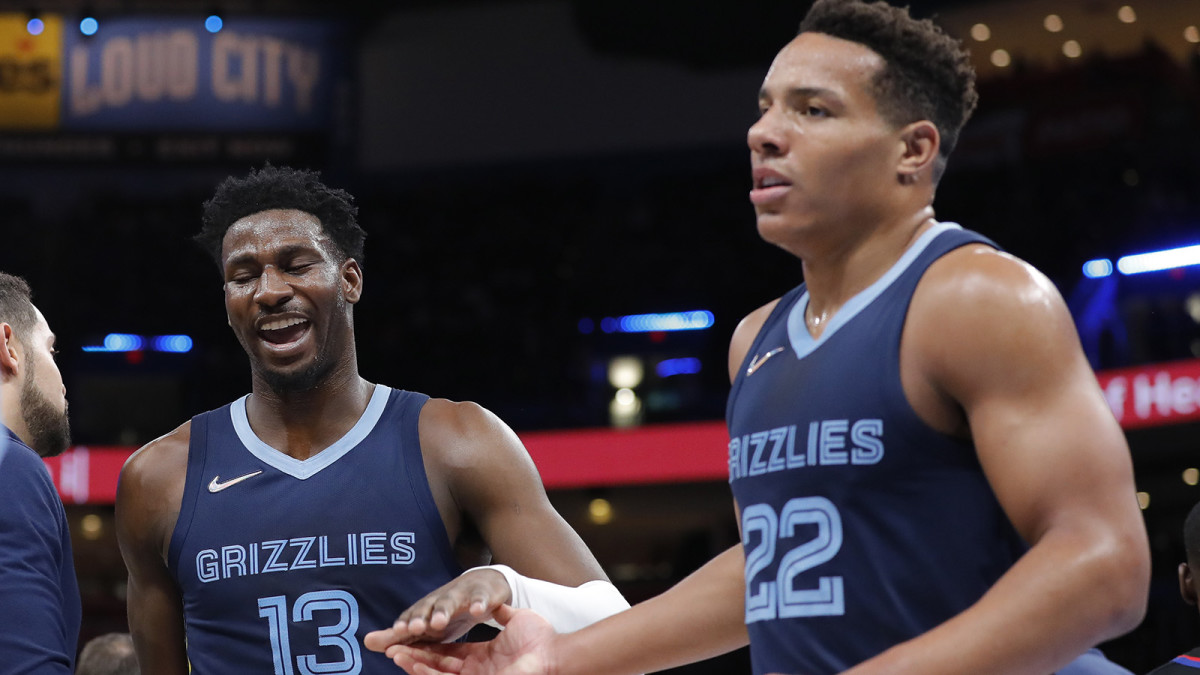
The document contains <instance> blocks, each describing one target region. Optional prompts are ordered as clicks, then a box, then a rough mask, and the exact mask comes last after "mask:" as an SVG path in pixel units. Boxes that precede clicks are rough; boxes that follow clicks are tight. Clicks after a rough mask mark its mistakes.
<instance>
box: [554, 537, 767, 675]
mask: <svg viewBox="0 0 1200 675" xmlns="http://www.w3.org/2000/svg"><path fill="white" fill-rule="evenodd" d="M743 583H744V582H743V559H742V551H741V549H740V547H736V546H735V547H733V548H731V549H729V550H728V551H726V552H725V553H722V554H721V555H719V556H717V557H716V558H714V559H713V560H712V561H710V562H709V563H708V564H707V565H705V566H704V567H701V568H700V569H699V570H697V571H696V572H695V573H693V574H692V575H690V576H688V577H687V578H686V579H684V580H683V581H681V582H679V583H678V584H676V585H675V586H674V587H673V588H671V589H670V590H668V591H667V592H665V593H663V594H662V595H660V596H658V597H655V598H652V599H650V600H647V601H646V602H643V603H640V604H638V605H635V606H634V607H632V608H631V609H628V610H626V611H624V612H621V613H620V614H617V615H615V616H612V617H609V618H608V619H605V620H603V621H600V622H599V623H596V624H593V625H591V626H588V627H587V628H585V629H583V630H581V631H579V632H576V633H571V634H569V635H564V636H561V637H560V638H558V640H559V643H558V644H559V646H561V649H560V650H557V653H558V655H559V656H560V658H558V659H556V663H557V664H558V667H557V668H556V670H555V673H556V675H603V674H609V675H617V674H622V673H630V674H633V673H644V672H651V671H657V670H663V669H666V668H671V667H675V666H680V665H683V664H686V663H694V662H696V661H702V660H704V659H707V658H712V657H714V656H718V655H720V654H724V653H726V652H729V651H732V650H734V649H737V648H738V647H741V646H743V645H745V644H746V643H747V642H748V637H747V635H746V626H745V623H744V617H743V614H744V612H743V604H744V594H743V591H742V589H743Z"/></svg>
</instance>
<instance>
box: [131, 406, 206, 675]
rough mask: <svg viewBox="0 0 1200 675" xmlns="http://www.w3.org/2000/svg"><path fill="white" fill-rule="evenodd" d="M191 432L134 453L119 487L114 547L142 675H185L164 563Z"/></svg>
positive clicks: (179, 614)
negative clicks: (124, 576) (125, 574)
mask: <svg viewBox="0 0 1200 675" xmlns="http://www.w3.org/2000/svg"><path fill="white" fill-rule="evenodd" d="M190 431H191V428H190V424H185V425H184V426H182V427H180V428H179V429H176V430H175V431H173V432H171V433H170V434H167V435H166V436H163V437H162V438H159V439H158V440H155V441H152V442H151V443H149V444H148V445H146V446H145V447H143V448H142V449H140V450H138V451H137V452H136V453H134V455H133V456H132V457H130V458H129V460H128V461H126V463H125V466H124V467H123V468H122V469H121V479H120V482H119V483H118V487H117V505H116V521H117V541H118V543H119V544H120V546H121V555H122V557H124V559H125V566H126V568H128V570H129V585H128V591H127V605H128V610H129V630H130V633H131V634H132V635H133V643H134V648H135V650H136V651H137V657H138V663H139V664H140V665H141V668H142V672H145V673H161V674H162V675H187V673H188V661H187V648H186V645H185V642H184V626H183V607H182V602H181V600H180V597H179V589H178V587H177V586H176V584H175V581H174V579H172V578H171V575H170V572H169V571H168V569H167V562H166V560H167V551H168V546H169V544H170V537H171V532H172V530H173V529H174V527H175V520H176V518H177V517H178V514H179V507H180V504H181V502H182V498H183V483H184V479H185V476H186V474H187V451H188V441H189V439H190Z"/></svg>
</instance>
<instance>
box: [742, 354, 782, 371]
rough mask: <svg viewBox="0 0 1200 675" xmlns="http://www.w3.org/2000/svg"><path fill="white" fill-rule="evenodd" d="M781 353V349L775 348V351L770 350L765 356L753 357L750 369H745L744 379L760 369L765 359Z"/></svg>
mask: <svg viewBox="0 0 1200 675" xmlns="http://www.w3.org/2000/svg"><path fill="white" fill-rule="evenodd" d="M781 351H783V347H776V348H775V349H772V350H771V351H769V352H767V353H766V354H763V355H762V356H761V357H758V356H755V357H754V358H752V359H750V367H749V368H747V369H746V377H750V376H751V375H753V374H754V371H756V370H758V369H759V368H761V367H762V364H764V363H766V362H767V359H769V358H771V357H772V356H775V355H776V354H778V353H779V352H781Z"/></svg>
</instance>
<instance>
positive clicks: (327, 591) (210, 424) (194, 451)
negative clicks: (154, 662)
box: [169, 385, 462, 675]
mask: <svg viewBox="0 0 1200 675" xmlns="http://www.w3.org/2000/svg"><path fill="white" fill-rule="evenodd" d="M427 400H428V397H427V396H425V395H423V394H417V393H413V392H407V391H399V390H391V389H389V388H388V387H385V386H383V385H377V386H376V387H375V392H374V394H373V395H372V397H371V400H370V403H369V404H368V405H367V409H366V411H365V412H364V413H363V415H362V417H361V418H360V419H359V420H358V422H357V423H356V424H355V426H354V427H353V428H352V429H351V430H350V431H349V432H347V433H346V435H345V436H344V437H342V438H341V439H339V440H338V441H337V442H336V443H334V444H333V445H331V446H330V447H328V448H326V449H325V450H323V451H321V452H320V453H318V454H316V455H314V456H312V457H310V458H309V459H307V460H303V461H301V460H297V459H295V458H292V457H289V456H287V455H285V454H284V453H282V452H279V451H277V450H275V449H273V448H271V447H270V446H268V445H266V444H265V443H264V442H263V441H261V440H260V439H259V438H258V437H257V436H256V435H255V434H254V432H253V431H252V430H251V428H250V424H249V422H248V420H247V418H246V397H243V398H241V399H239V400H237V401H235V402H234V403H232V404H230V405H228V406H225V407H224V408H220V409H218V410H215V411H211V412H207V413H204V414H201V415H197V416H196V417H195V418H193V419H192V427H191V446H190V448H189V451H188V467H187V479H186V485H185V488H184V495H183V503H182V507H181V510H180V513H179V520H178V522H177V524H176V526H175V531H174V533H173V535H172V537H171V546H170V554H169V566H170V570H171V573H172V575H173V576H174V577H175V579H176V580H177V582H178V584H179V587H180V591H181V594H182V600H183V611H184V617H185V622H186V628H187V647H188V658H189V660H190V661H191V664H192V672H194V673H196V674H197V675H208V674H223V673H230V672H241V673H275V675H311V674H313V673H337V674H339V675H355V674H358V673H380V674H383V673H386V674H387V675H393V674H394V673H395V672H396V666H395V665H394V664H392V662H391V661H390V660H388V659H387V658H386V657H385V656H383V655H382V654H377V653H375V652H371V651H368V650H367V649H366V648H364V647H363V646H362V639H363V636H364V635H365V634H366V633H367V632H369V631H372V630H377V629H379V628H384V627H387V626H390V625H391V624H392V622H393V621H395V619H396V617H397V616H398V615H399V613H400V612H401V611H403V610H404V609H406V608H408V606H409V605H411V604H412V603H413V602H415V601H416V600H418V599H420V598H421V597H423V596H424V595H425V594H427V593H428V592H430V591H432V590H434V589H435V588H437V587H439V586H441V585H442V584H444V583H446V582H447V581H449V580H451V579H452V578H454V577H456V576H457V575H458V574H460V573H461V572H462V569H461V567H460V566H459V565H458V563H457V562H456V561H455V558H454V555H453V553H452V551H451V548H450V542H449V540H448V537H447V534H446V530H445V527H444V526H443V523H442V520H441V517H440V515H439V513H438V509H437V506H436V504H435V503H434V500H433V494H432V492H431V491H430V488H429V484H428V482H427V480H426V476H425V468H424V463H423V461H422V459H421V445H420V439H419V438H418V435H417V420H418V418H419V416H420V413H421V408H422V406H424V404H425V402H426V401H427Z"/></svg>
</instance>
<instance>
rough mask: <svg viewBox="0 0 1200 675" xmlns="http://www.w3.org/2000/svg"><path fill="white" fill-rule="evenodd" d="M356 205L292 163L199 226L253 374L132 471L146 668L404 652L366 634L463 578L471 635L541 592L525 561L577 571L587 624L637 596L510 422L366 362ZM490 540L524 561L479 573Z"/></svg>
mask: <svg viewBox="0 0 1200 675" xmlns="http://www.w3.org/2000/svg"><path fill="white" fill-rule="evenodd" d="M356 211H357V209H356V208H355V207H354V206H353V204H352V203H351V198H350V196H349V195H348V194H346V193H345V192H343V191H341V190H335V189H330V188H328V187H326V186H325V185H323V184H321V183H320V181H319V177H318V176H317V175H316V174H315V173H312V172H307V171H298V170H293V169H288V168H283V167H272V166H267V167H265V168H263V169H262V170H259V171H256V172H252V173H251V174H250V175H249V176H247V177H245V178H230V179H228V180H226V181H225V182H224V183H222V184H221V186H220V187H219V188H218V189H217V192H216V194H215V195H214V197H213V198H212V199H211V200H209V201H208V202H206V203H205V209H204V228H203V230H202V231H201V233H200V235H199V236H198V237H197V239H198V240H199V241H200V242H201V243H203V244H205V245H207V247H208V248H209V250H210V251H211V253H212V254H213V256H214V258H215V259H216V261H217V262H218V265H219V267H220V269H221V273H222V275H223V278H224V282H225V283H224V291H225V309H226V312H227V315H228V319H229V325H230V327H231V328H232V329H233V332H234V334H235V335H236V336H237V338H238V340H239V341H240V342H241V344H242V347H243V348H244V349H245V351H246V354H247V356H249V359H250V370H251V392H250V394H249V395H247V396H245V397H242V398H240V399H238V400H237V401H234V402H233V403H232V404H230V405H227V406H225V407H223V408H221V409H219V410H215V411H212V412H209V413H204V414H201V415H198V416H196V417H194V418H193V419H192V420H191V421H189V422H187V423H185V424H183V425H182V426H180V427H179V428H178V429H176V430H174V431H172V432H170V433H169V434H167V435H166V436H163V437H162V438H159V439H157V440H155V441H153V442H151V443H150V444H148V445H147V446H145V447H143V448H142V449H140V450H139V451H138V452H137V453H135V454H134V455H133V456H132V457H131V458H130V459H129V461H128V462H127V463H126V465H125V467H124V468H123V469H122V474H121V480H120V486H119V490H118V495H117V534H118V539H119V541H120V545H121V550H122V554H123V555H124V558H125V562H126V565H127V566H128V568H129V591H128V605H129V624H130V629H131V632H132V634H133V639H134V643H135V645H136V648H137V655H138V661H139V663H140V664H141V668H142V670H143V671H145V672H148V673H154V674H155V675H185V674H186V673H188V669H189V661H190V666H191V670H192V672H194V673H197V674H198V675H206V674H223V673H232V672H240V673H276V675H285V674H286V675H291V674H293V673H300V674H306V673H342V674H351V673H378V672H381V671H383V670H386V671H388V672H395V668H394V667H393V666H392V664H391V663H389V662H388V660H387V659H386V658H384V657H383V656H381V655H378V654H372V653H370V652H367V651H366V650H363V649H362V648H361V640H362V637H363V634H364V633H365V632H366V630H367V628H368V627H378V626H386V625H390V624H391V623H392V621H393V620H394V619H395V617H396V612H398V611H400V610H401V609H403V608H405V607H408V606H410V605H412V604H413V603H415V602H417V601H418V600H420V599H421V598H422V597H424V596H425V595H427V594H429V593H430V592H432V591H434V590H436V589H438V588H439V587H442V586H443V585H444V584H448V586H447V589H449V590H444V591H443V596H444V595H447V594H451V595H452V594H453V593H454V592H456V591H455V589H459V590H462V589H466V592H467V593H468V594H467V595H466V598H467V599H466V600H465V601H464V602H465V604H466V606H465V607H448V606H445V605H443V606H441V613H440V614H439V616H438V617H437V619H438V620H437V621H436V622H433V623H436V624H437V625H436V626H431V627H430V629H431V630H438V631H439V635H440V636H441V637H443V638H447V639H450V638H454V637H457V636H458V635H460V634H461V633H462V632H463V631H464V630H465V629H466V627H469V625H472V624H473V623H475V622H476V621H479V620H481V619H484V618H486V616H484V615H485V614H486V607H487V606H498V605H499V604H500V603H501V602H510V601H511V600H510V595H519V594H521V593H519V591H523V590H525V589H524V588H523V586H521V585H522V584H523V581H522V580H523V577H520V576H519V575H517V574H516V573H515V572H514V571H513V569H515V570H517V571H519V572H521V573H523V574H526V575H530V576H531V577H538V578H539V579H545V580H548V581H552V582H555V583H556V584H560V585H564V586H567V587H572V588H570V589H569V590H571V591H575V592H577V593H578V594H579V596H580V597H582V598H583V599H584V600H586V602H583V601H581V602H579V603H577V604H578V605H579V607H577V608H576V609H577V610H579V611H577V612H575V614H580V613H582V615H583V620H582V621H583V623H587V622H589V621H592V620H595V619H596V618H600V617H603V616H607V615H608V614H611V613H612V612H614V611H618V610H619V609H623V608H625V607H628V604H627V603H625V601H624V599H623V598H621V596H620V593H618V592H617V591H616V589H615V588H614V587H613V586H612V585H611V584H610V583H608V581H607V579H606V578H605V576H604V573H603V571H602V570H601V569H600V566H599V565H598V563H597V562H596V561H595V559H594V558H593V557H592V555H591V553H590V552H589V551H588V550H587V548H586V547H585V546H584V544H583V543H582V541H581V540H580V539H579V537H578V535H577V534H576V533H575V532H574V531H573V530H572V529H571V528H570V527H569V526H568V525H567V524H566V522H565V521H564V520H563V519H562V518H561V517H560V516H559V515H558V513H557V512H555V511H554V509H553V507H551V506H550V503H549V501H548V500H547V498H546V494H545V491H544V490H543V488H542V485H541V481H540V479H539V477H538V475H537V472H536V469H535V468H534V466H533V463H532V461H531V460H530V459H529V456H528V455H527V454H526V452H525V449H524V448H523V447H522V446H521V443H520V441H519V440H517V437H516V435H515V434H514V433H513V432H512V431H511V430H510V429H509V428H508V427H507V426H505V425H504V423H503V422H501V421H500V420H499V419H497V418H496V417H495V416H494V415H492V414H490V413H489V412H487V411H486V410H484V409H483V408H481V407H479V406H478V405H475V404H473V403H455V402H451V401H447V400H442V399H430V398H428V397H426V396H425V395H423V394H418V393H414V392H409V391H401V390H398V389H391V388H389V387H386V386H384V385H382V384H374V383H371V382H368V381H367V380H365V379H363V378H362V377H361V376H360V375H359V373H358V364H357V358H356V352H355V336H354V323H353V312H354V306H355V305H356V304H357V303H358V301H359V299H360V298H361V297H362V293H363V288H364V277H363V271H362V268H361V266H360V264H359V261H360V260H361V259H362V248H363V239H364V237H365V233H364V232H363V231H362V229H361V228H360V227H359V226H358V225H357V223H356V222H355V213H356ZM480 542H481V543H482V544H483V545H485V546H486V547H487V548H489V549H490V550H491V552H492V553H493V554H494V555H495V558H496V559H497V560H498V561H500V562H504V563H506V564H507V565H510V566H511V568H509V567H502V568H499V569H485V570H478V571H474V572H472V573H470V574H468V575H466V576H464V577H462V578H458V575H459V573H460V572H462V564H461V563H462V562H468V559H467V557H466V556H467V553H469V552H471V551H477V550H478V546H477V544H479V543H480ZM506 578H511V579H512V583H513V587H512V588H510V587H509V585H508V584H506ZM530 583H532V581H531V582H530ZM519 586H520V587H519ZM575 587H578V588H575ZM555 588H558V586H555ZM479 589H482V590H479ZM481 598H482V599H481ZM531 604H532V605H533V606H534V607H535V608H536V609H539V610H542V609H544V608H542V607H541V606H540V605H539V603H538V601H537V598H536V597H534V598H533V600H532V602H531ZM471 611H474V615H472V614H471V613H470V612H471ZM543 613H545V614H548V615H549V618H552V619H561V618H562V617H560V616H555V615H554V612H549V613H547V612H543ZM568 618H573V620H575V619H578V617H577V616H576V617H568ZM571 626H572V624H571V623H569V622H568V623H565V624H560V628H566V629H569V628H570V627H571ZM574 627H578V624H576V625H574Z"/></svg>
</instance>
